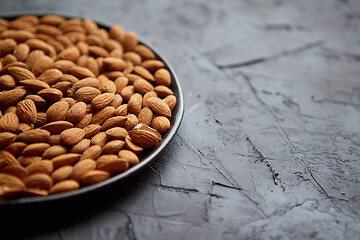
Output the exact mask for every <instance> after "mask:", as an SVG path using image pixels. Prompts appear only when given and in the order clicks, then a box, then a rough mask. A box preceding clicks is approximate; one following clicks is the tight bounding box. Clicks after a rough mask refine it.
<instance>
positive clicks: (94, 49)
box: [89, 46, 109, 58]
mask: <svg viewBox="0 0 360 240" xmlns="http://www.w3.org/2000/svg"><path fill="white" fill-rule="evenodd" d="M89 55H90V56H93V57H95V58H96V57H103V58H106V57H107V56H109V52H108V51H107V50H106V49H104V48H102V47H98V46H89Z"/></svg>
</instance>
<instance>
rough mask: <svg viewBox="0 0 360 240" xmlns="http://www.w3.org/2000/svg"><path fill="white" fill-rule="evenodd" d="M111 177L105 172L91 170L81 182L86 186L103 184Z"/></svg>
mask: <svg viewBox="0 0 360 240" xmlns="http://www.w3.org/2000/svg"><path fill="white" fill-rule="evenodd" d="M110 177H111V175H110V173H108V172H106V171H103V170H90V171H88V172H87V173H85V174H84V175H83V176H82V177H81V182H82V183H83V184H84V185H85V186H89V185H94V184H97V183H100V182H103V181H105V180H107V179H109V178H110Z"/></svg>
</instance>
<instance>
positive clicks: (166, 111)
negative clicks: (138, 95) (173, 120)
mask: <svg viewBox="0 0 360 240" xmlns="http://www.w3.org/2000/svg"><path fill="white" fill-rule="evenodd" d="M147 104H148V105H149V107H150V108H151V109H152V110H153V111H154V112H156V113H157V114H159V115H161V116H165V117H171V110H170V108H169V106H168V105H167V104H166V103H165V102H164V101H162V100H161V99H160V98H157V97H152V98H149V99H147Z"/></svg>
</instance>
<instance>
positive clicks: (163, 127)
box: [151, 116, 170, 133]
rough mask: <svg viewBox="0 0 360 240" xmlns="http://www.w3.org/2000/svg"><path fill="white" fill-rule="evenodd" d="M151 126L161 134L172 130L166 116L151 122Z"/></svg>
mask: <svg viewBox="0 0 360 240" xmlns="http://www.w3.org/2000/svg"><path fill="white" fill-rule="evenodd" d="M151 126H152V127H153V128H154V129H156V130H157V131H158V132H159V133H165V132H166V131H167V130H169V128H170V120H169V119H168V118H166V117H164V116H158V117H155V118H154V119H153V120H152V121H151Z"/></svg>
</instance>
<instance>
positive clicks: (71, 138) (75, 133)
mask: <svg viewBox="0 0 360 240" xmlns="http://www.w3.org/2000/svg"><path fill="white" fill-rule="evenodd" d="M84 136H85V131H84V130H83V129H81V128H69V129H66V130H64V131H63V132H62V133H61V134H60V138H61V141H62V142H63V143H64V144H66V145H68V146H73V145H75V144H77V143H78V142H80V141H81V140H82V139H83V138H84Z"/></svg>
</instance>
